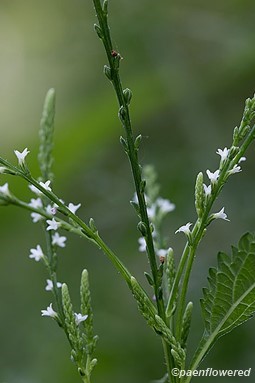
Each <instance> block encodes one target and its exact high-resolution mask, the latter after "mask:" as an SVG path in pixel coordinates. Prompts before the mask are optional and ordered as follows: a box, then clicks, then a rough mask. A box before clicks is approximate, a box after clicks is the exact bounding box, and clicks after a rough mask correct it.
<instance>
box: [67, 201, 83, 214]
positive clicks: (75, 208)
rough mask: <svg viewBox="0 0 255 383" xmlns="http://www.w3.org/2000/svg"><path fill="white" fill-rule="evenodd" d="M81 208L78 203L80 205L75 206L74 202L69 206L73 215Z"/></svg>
mask: <svg viewBox="0 0 255 383" xmlns="http://www.w3.org/2000/svg"><path fill="white" fill-rule="evenodd" d="M80 207H81V204H80V203H78V205H74V204H73V203H72V202H70V203H69V205H68V209H69V210H70V211H71V212H72V213H73V214H75V213H76V211H77V210H78V209H79V208H80Z"/></svg>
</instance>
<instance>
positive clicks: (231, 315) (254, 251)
mask: <svg viewBox="0 0 255 383" xmlns="http://www.w3.org/2000/svg"><path fill="white" fill-rule="evenodd" d="M208 281H209V287H208V288H206V289H204V298H203V299H202V300H201V305H202V313H203V317H204V321H205V332H204V335H203V337H202V339H201V342H200V345H199V348H198V350H197V352H196V354H195V357H194V359H193V362H192V365H191V367H192V369H195V368H196V367H197V366H198V365H199V363H200V362H201V360H202V359H203V358H204V356H205V355H206V353H207V352H208V351H209V349H210V348H211V347H212V346H213V345H214V343H215V342H216V340H217V339H218V338H220V337H221V336H223V335H225V334H227V333H228V332H230V331H231V330H233V329H234V328H235V327H237V326H239V325H241V324H242V323H244V322H245V321H247V320H248V319H250V318H251V317H252V316H253V315H254V313H255V236H254V235H252V234H249V233H247V234H245V235H244V236H243V237H242V238H241V239H240V241H239V244H238V248H235V247H233V248H232V257H230V256H228V255H226V254H224V253H219V256H218V268H217V269H210V272H209V277H208Z"/></svg>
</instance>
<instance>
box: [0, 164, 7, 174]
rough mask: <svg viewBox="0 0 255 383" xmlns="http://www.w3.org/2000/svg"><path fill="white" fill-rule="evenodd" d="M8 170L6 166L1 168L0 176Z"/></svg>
mask: <svg viewBox="0 0 255 383" xmlns="http://www.w3.org/2000/svg"><path fill="white" fill-rule="evenodd" d="M6 170H8V169H7V168H6V167H5V166H0V174H4V173H5V172H6Z"/></svg>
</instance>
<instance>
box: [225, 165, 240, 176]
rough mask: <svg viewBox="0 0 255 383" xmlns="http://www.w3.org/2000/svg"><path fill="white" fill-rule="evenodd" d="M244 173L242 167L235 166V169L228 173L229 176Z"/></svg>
mask: <svg viewBox="0 0 255 383" xmlns="http://www.w3.org/2000/svg"><path fill="white" fill-rule="evenodd" d="M241 171H242V169H241V166H238V165H235V166H234V167H233V169H231V170H229V171H228V174H235V173H240V172H241Z"/></svg>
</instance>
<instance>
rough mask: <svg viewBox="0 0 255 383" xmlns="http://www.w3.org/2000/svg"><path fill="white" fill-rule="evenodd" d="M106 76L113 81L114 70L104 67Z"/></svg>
mask: <svg viewBox="0 0 255 383" xmlns="http://www.w3.org/2000/svg"><path fill="white" fill-rule="evenodd" d="M104 74H105V75H106V77H107V78H108V80H110V81H112V70H111V68H110V67H108V66H107V65H105V66H104Z"/></svg>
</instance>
